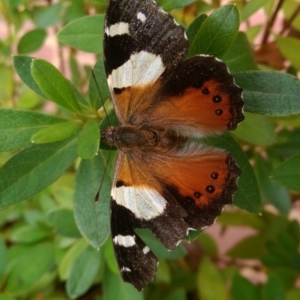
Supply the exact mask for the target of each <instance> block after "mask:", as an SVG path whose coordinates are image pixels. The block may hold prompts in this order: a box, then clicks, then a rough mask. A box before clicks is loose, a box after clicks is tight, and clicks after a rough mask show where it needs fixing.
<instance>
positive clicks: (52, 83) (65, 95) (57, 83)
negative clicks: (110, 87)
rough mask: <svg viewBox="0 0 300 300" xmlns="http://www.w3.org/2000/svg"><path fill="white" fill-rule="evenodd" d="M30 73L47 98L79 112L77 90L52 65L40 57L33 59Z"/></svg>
mask: <svg viewBox="0 0 300 300" xmlns="http://www.w3.org/2000/svg"><path fill="white" fill-rule="evenodd" d="M31 74H32V76H33V78H34V80H35V81H36V82H37V84H38V85H39V87H40V89H41V90H42V91H43V93H44V94H45V95H46V97H47V98H49V99H51V100H52V101H53V102H55V103H57V104H59V105H61V106H62V107H64V108H66V109H68V110H70V111H73V112H77V113H80V112H81V109H80V106H79V104H78V100H77V98H78V92H77V93H76V91H75V90H76V89H75V87H74V86H73V85H72V84H71V82H70V81H68V80H67V79H66V78H65V77H63V76H62V74H61V73H60V72H59V71H58V70H57V69H56V68H55V67H54V66H53V65H51V64H50V63H48V62H47V61H45V60H42V59H33V60H32V62H31ZM82 101H83V100H82Z"/></svg>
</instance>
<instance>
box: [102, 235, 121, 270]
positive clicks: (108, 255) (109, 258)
mask: <svg viewBox="0 0 300 300" xmlns="http://www.w3.org/2000/svg"><path fill="white" fill-rule="evenodd" d="M104 257H105V261H106V263H107V266H108V267H109V268H110V270H111V271H113V272H114V273H116V274H119V267H118V263H117V261H116V256H115V251H114V247H113V242H112V239H111V238H109V239H108V240H107V242H106V243H105V248H104Z"/></svg>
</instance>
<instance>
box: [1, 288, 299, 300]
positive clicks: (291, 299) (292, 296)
mask: <svg viewBox="0 0 300 300" xmlns="http://www.w3.org/2000/svg"><path fill="white" fill-rule="evenodd" d="M299 298H300V290H299V289H297V288H294V289H290V290H288V291H287V293H286V300H298V299H299ZM0 300H1V299H0Z"/></svg>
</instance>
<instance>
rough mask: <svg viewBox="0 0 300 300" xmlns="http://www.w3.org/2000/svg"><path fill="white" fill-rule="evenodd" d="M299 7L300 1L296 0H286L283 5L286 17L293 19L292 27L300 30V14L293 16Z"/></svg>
mask: <svg viewBox="0 0 300 300" xmlns="http://www.w3.org/2000/svg"><path fill="white" fill-rule="evenodd" d="M298 7H299V3H298V2H297V1H295V0H285V1H284V2H283V5H282V8H283V11H284V15H285V19H286V20H293V21H292V22H291V27H292V28H293V29H296V30H300V15H299V14H298V13H297V14H296V15H295V16H294V17H293V18H292V16H293V15H294V14H295V12H297V10H298Z"/></svg>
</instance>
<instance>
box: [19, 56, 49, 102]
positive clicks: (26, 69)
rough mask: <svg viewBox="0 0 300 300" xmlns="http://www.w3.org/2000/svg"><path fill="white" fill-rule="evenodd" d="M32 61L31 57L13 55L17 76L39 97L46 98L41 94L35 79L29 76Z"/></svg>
mask: <svg viewBox="0 0 300 300" xmlns="http://www.w3.org/2000/svg"><path fill="white" fill-rule="evenodd" d="M32 61H33V58H32V57H29V56H23V55H14V56H13V63H14V67H15V70H16V72H17V74H18V75H19V76H20V78H21V79H22V80H23V82H24V83H25V84H27V86H28V87H30V88H31V89H32V90H33V91H35V92H36V93H37V94H39V95H40V96H42V97H44V98H46V96H45V94H44V93H43V92H42V90H41V89H40V87H39V86H38V84H37V83H36V81H35V79H34V78H33V77H32V74H31V62H32Z"/></svg>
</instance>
